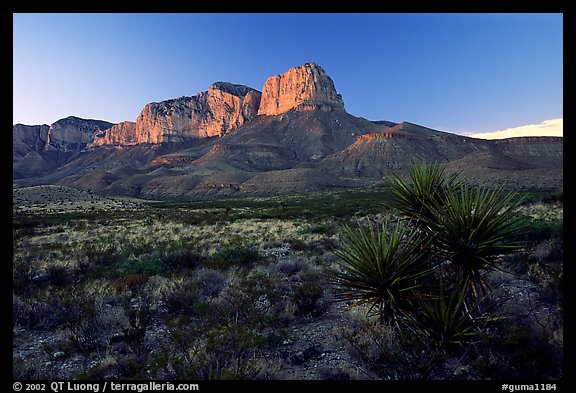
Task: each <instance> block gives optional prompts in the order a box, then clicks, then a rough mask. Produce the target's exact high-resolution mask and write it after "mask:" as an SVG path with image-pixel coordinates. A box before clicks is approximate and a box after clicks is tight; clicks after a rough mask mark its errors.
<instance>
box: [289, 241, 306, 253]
mask: <svg viewBox="0 0 576 393" xmlns="http://www.w3.org/2000/svg"><path fill="white" fill-rule="evenodd" d="M288 244H290V247H291V248H292V249H293V250H294V251H306V250H308V245H307V244H306V242H305V241H304V240H301V239H288Z"/></svg>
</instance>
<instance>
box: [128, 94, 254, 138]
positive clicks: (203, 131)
mask: <svg viewBox="0 0 576 393" xmlns="http://www.w3.org/2000/svg"><path fill="white" fill-rule="evenodd" d="M259 104H260V92H258V91H256V90H254V89H251V88H249V87H246V86H242V85H235V84H232V83H226V82H216V83H214V84H213V85H212V86H210V87H209V88H208V91H205V92H201V93H199V94H197V95H195V96H193V97H180V98H176V99H172V100H166V101H162V102H153V103H150V104H148V105H146V106H145V107H144V109H143V110H142V112H141V113H140V115H139V116H138V118H137V119H136V129H135V138H136V143H161V142H181V141H183V140H184V139H186V138H203V137H211V136H222V135H224V134H226V133H227V132H229V131H231V130H233V129H236V128H238V127H240V126H241V125H243V124H244V123H245V122H247V121H249V120H251V119H252V118H254V117H255V116H256V115H257V113H258V106H259Z"/></svg>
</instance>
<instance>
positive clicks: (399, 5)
mask: <svg viewBox="0 0 576 393" xmlns="http://www.w3.org/2000/svg"><path fill="white" fill-rule="evenodd" d="M575 5H576V1H575V0H548V1H546V0H542V1H538V0H500V1H495V0H484V1H479V0H455V1H454V0H453V1H445V0H441V1H435V0H403V1H401V0H395V1H386V0H380V1H378V0H372V1H354V2H353V4H350V3H347V2H336V1H331V2H321V1H319V0H312V1H310V0H308V1H297V0H294V1H290V2H287V3H284V2H282V3H280V2H278V0H276V1H273V2H272V1H271V2H267V3H262V2H261V1H259V2H255V1H254V0H252V1H237V2H234V3H232V2H230V3H222V2H216V1H209V0H204V1H194V0H188V1H181V0H171V1H167V2H166V1H159V0H116V1H109V0H76V1H61V0H52V1H51V0H11V1H10V2H3V3H2V10H3V15H2V19H1V21H0V26H1V27H0V29H2V33H3V34H2V36H3V37H4V38H5V40H6V43H7V46H8V45H9V46H10V47H11V46H12V27H13V22H12V14H13V13H32V12H33V13H71V12H79V13H100V12H102V13H110V12H118V13H151V12H153V13H182V12H190V13H207V12H209V13H222V12H226V13H334V12H337V13H344V12H345V13H350V12H355V13H356V12H357V13H382V12H383V13H487V12H498V13H562V14H563V16H564V45H565V47H566V48H569V50H568V51H567V53H566V54H565V56H564V70H568V72H565V77H566V79H564V81H565V82H564V86H567V87H568V89H566V90H565V95H564V97H565V102H568V106H569V110H568V111H565V113H564V114H563V118H564V122H565V124H566V127H565V129H566V130H568V131H567V133H565V135H564V137H565V138H567V139H565V141H567V142H568V143H567V146H568V147H570V146H571V141H570V140H571V139H572V138H573V137H572V135H571V133H574V130H575V127H574V124H575V123H574V120H573V115H572V113H573V112H572V111H571V109H572V108H573V106H572V101H571V99H570V98H571V96H572V95H573V94H574V90H575V89H576V82H575V80H574V76H573V75H574V71H573V70H576V66H575V65H574V60H573V56H572V52H573V51H574V50H575V49H576V43H575V42H574V41H575V39H576V31H574V30H575V26H576V21H575V20H574V6H575ZM10 47H8V48H6V49H5V51H6V52H8V51H10V52H11V48H10ZM12 67H13V65H12ZM6 79H8V78H6ZM8 83H9V82H8V81H6V82H5V85H6V86H5V91H10V90H12V83H10V85H8ZM9 86H10V87H9ZM4 102H6V101H4ZM10 102H12V100H11V99H10ZM6 118H7V119H8V118H9V119H12V116H11V114H10V115H8V116H6ZM11 121H12V120H10V122H11ZM6 128H8V125H6ZM6 157H7V158H6V159H8V158H9V157H10V155H9V153H8V152H6ZM570 178H571V176H570V175H569V176H567V177H566V178H565V179H568V182H566V181H565V183H564V191H565V192H566V191H567V195H568V198H565V199H564V200H565V201H566V200H567V199H568V200H569V198H570V195H571V186H570V180H571V179H570ZM567 185H568V187H567ZM8 189H9V187H6V188H5V190H6V191H7V190H8ZM7 200H8V201H9V203H4V206H5V207H6V213H7V217H9V216H8V215H10V216H11V215H12V196H11V194H10V195H8V194H7ZM566 205H568V209H566ZM564 206H565V212H568V219H567V220H565V221H564V222H565V223H572V222H573V221H572V220H570V215H571V214H572V213H573V212H572V208H571V206H570V203H568V204H566V203H565V204H564ZM8 209H10V210H8ZM565 229H567V231H566V232H565V233H569V231H570V229H571V228H570V226H568V225H566V228H565ZM4 233H5V232H4ZM568 236H570V234H569V235H568ZM5 240H6V243H7V244H6V248H7V249H8V247H9V246H10V245H9V244H8V242H9V241H10V238H9V237H8V236H5ZM565 244H567V245H569V243H565ZM564 261H566V263H565V264H564V267H565V277H567V278H572V277H574V264H573V258H572V255H571V250H570V247H565V257H564ZM3 265H4V267H5V269H6V270H7V271H6V273H5V274H4V275H3V277H4V278H5V279H6V281H8V277H11V263H8V261H6V260H4V264H3ZM567 282H568V283H570V281H567ZM572 287H573V286H571V285H565V288H564V297H565V302H564V305H565V306H564V310H565V312H564V313H565V315H564V331H565V332H566V333H567V334H565V335H564V377H563V379H562V380H560V381H292V380H291V381H253V382H252V381H230V382H225V381H197V383H198V384H199V386H200V391H214V390H216V391H219V390H220V389H225V390H236V389H239V390H243V389H250V391H266V392H269V391H270V390H271V389H274V388H278V387H283V388H284V387H286V388H289V389H290V388H295V389H299V388H305V389H314V388H316V389H322V390H325V389H328V390H331V391H334V390H335V391H342V392H348V391H351V390H352V391H353V390H355V389H380V388H383V389H385V390H386V391H390V392H401V391H410V392H412V391H414V392H424V391H427V390H436V389H438V390H440V391H442V392H451V391H454V392H459V393H462V392H466V393H468V392H474V391H478V392H497V391H502V388H501V386H502V383H509V384H513V383H516V384H528V383H539V384H540V383H550V384H556V386H557V387H556V389H555V390H552V392H562V391H565V388H566V387H569V386H574V387H576V383H575V378H574V374H575V373H574V371H576V363H575V362H574V356H573V351H572V349H573V348H572V347H573V342H574V339H573V338H572V335H571V333H572V332H574V331H575V327H574V324H573V318H572V315H571V311H572V308H571V307H573V303H572V300H573V299H574V296H575V293H574V290H573V288H572ZM2 288H3V294H2V299H3V300H4V301H5V308H4V309H5V310H12V305H11V303H10V299H11V297H12V296H11V293H10V292H11V283H10V285H2ZM5 321H6V326H5V331H4V334H3V337H4V338H5V340H4V341H5V342H3V343H2V344H4V345H5V347H3V348H4V350H5V351H6V352H5V353H6V354H8V353H10V354H11V352H12V351H11V345H10V341H9V340H8V339H7V338H8V337H12V332H11V329H10V327H11V323H10V324H8V318H6V319H5ZM7 360H8V359H7ZM7 364H8V362H7V361H6V362H5V363H4V365H5V367H4V370H3V372H4V373H5V375H6V378H3V381H4V383H2V386H4V387H5V388H6V391H14V390H13V382H14V381H13V379H12V370H11V367H6V365H7ZM21 382H23V383H25V381H21ZM34 382H42V381H34ZM45 382H47V383H49V382H52V381H45ZM86 382H94V381H86ZM118 382H120V381H118ZM131 382H143V383H146V382H149V381H131ZM158 382H162V381H158ZM102 384H103V383H102V382H100V391H102ZM48 389H49V385H47V389H46V390H48Z"/></svg>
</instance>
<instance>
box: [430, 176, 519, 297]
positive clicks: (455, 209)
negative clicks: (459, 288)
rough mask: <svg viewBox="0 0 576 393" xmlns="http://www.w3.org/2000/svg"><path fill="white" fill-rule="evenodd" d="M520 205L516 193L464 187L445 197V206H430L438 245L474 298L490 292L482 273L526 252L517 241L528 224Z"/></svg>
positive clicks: (432, 227) (433, 231) (432, 229)
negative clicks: (507, 257)
mask: <svg viewBox="0 0 576 393" xmlns="http://www.w3.org/2000/svg"><path fill="white" fill-rule="evenodd" d="M518 205H519V201H516V193H515V192H504V191H503V189H502V188H498V189H495V190H488V189H487V188H485V187H472V186H469V185H467V184H460V185H459V187H458V188H457V192H450V193H446V194H445V196H444V204H443V205H441V206H430V213H431V216H430V217H429V218H427V219H426V220H425V221H426V224H427V226H428V228H429V230H430V231H431V234H432V235H433V237H434V244H435V246H436V247H437V248H438V249H439V251H440V253H441V255H442V256H443V257H444V258H445V260H447V261H449V262H450V264H451V265H452V267H453V270H454V271H455V272H456V273H457V276H458V277H460V278H463V279H464V280H465V282H466V285H467V286H468V287H469V288H470V289H471V290H472V294H473V295H474V296H479V295H481V294H483V293H484V292H485V291H486V289H487V288H488V287H487V283H486V281H485V280H484V279H483V275H482V273H483V272H484V271H489V270H493V269H497V268H498V261H499V257H500V256H502V255H505V254H510V253H514V252H517V251H519V250H520V249H521V248H522V243H520V242H518V241H515V240H513V239H514V238H515V237H516V236H515V234H516V232H517V231H518V230H520V229H521V228H522V226H523V222H524V221H523V218H522V216H521V215H518V214H517V207H518Z"/></svg>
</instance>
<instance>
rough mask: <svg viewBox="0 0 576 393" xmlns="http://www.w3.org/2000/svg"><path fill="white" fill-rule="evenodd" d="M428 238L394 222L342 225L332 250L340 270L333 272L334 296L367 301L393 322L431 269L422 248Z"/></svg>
mask: <svg viewBox="0 0 576 393" xmlns="http://www.w3.org/2000/svg"><path fill="white" fill-rule="evenodd" d="M426 242H427V240H426V239H425V238H424V237H422V236H418V235H417V234H416V233H415V232H412V233H408V231H407V230H406V229H405V228H404V227H403V226H401V225H400V223H397V224H396V225H395V227H394V228H390V225H389V224H388V222H384V223H383V224H382V226H378V227H375V226H374V225H373V224H372V223H371V222H369V223H368V226H367V228H365V229H364V228H362V227H360V228H359V229H358V231H353V230H352V229H350V228H349V227H345V237H344V239H343V245H342V247H341V248H340V249H339V250H336V251H335V254H336V255H337V256H338V257H339V258H340V260H341V267H342V271H334V272H333V273H332V279H333V283H334V284H335V286H336V300H338V301H352V302H353V303H354V304H369V305H370V306H371V307H370V311H374V309H376V312H377V314H378V315H379V316H380V318H381V320H382V321H383V322H387V323H395V322H396V321H397V318H398V316H399V315H401V314H402V313H404V312H407V311H408V310H409V309H410V307H411V306H412V301H413V298H414V295H413V291H414V290H415V289H417V288H418V287H419V286H420V285H421V284H422V279H423V278H424V277H426V276H427V275H428V274H430V273H431V272H432V269H431V268H430V266H429V265H428V263H427V258H426V256H425V255H424V252H423V249H424V246H425V243H426Z"/></svg>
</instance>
